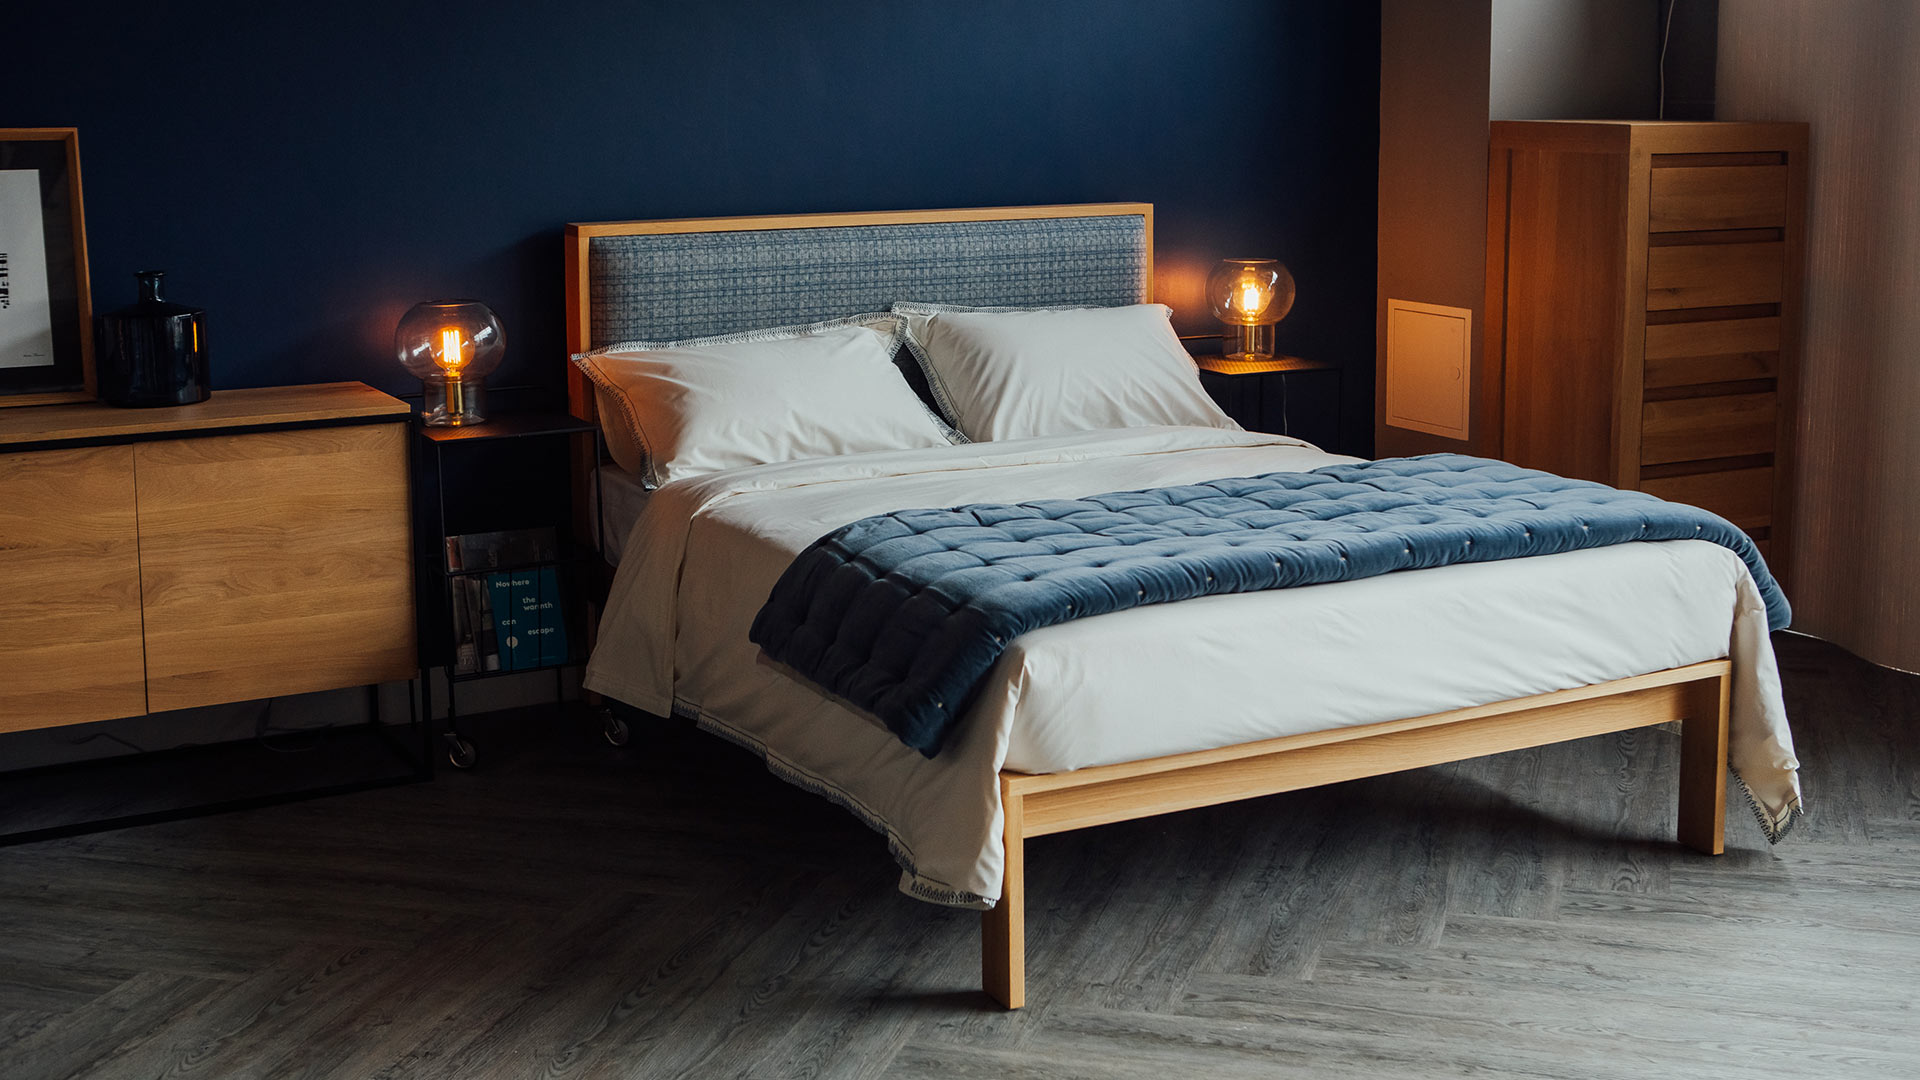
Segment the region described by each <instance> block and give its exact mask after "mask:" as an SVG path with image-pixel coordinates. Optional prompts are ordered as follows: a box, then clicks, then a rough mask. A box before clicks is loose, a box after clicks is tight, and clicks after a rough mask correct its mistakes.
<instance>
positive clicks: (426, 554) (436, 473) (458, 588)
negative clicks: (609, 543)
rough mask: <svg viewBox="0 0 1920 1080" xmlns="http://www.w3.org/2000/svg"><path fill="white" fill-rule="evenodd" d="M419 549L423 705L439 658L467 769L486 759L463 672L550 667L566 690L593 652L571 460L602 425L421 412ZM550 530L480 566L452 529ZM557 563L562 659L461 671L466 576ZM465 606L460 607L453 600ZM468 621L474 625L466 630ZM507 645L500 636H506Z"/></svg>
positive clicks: (459, 754)
mask: <svg viewBox="0 0 1920 1080" xmlns="http://www.w3.org/2000/svg"><path fill="white" fill-rule="evenodd" d="M413 430H414V435H415V440H416V446H417V448H418V450H419V452H418V453H416V454H414V456H413V462H414V484H413V490H414V498H415V510H414V522H415V527H414V560H415V563H414V564H415V581H416V593H417V604H416V612H417V622H418V628H419V648H420V668H421V678H420V697H421V715H422V716H424V717H426V718H427V719H428V721H429V722H431V720H432V717H433V669H434V668H440V669H441V671H442V674H443V676H444V677H445V679H446V683H447V726H446V730H445V732H444V733H443V734H442V736H441V738H442V739H443V740H444V741H445V744H446V751H447V760H448V761H449V762H450V763H451V764H452V765H453V766H454V767H455V768H459V769H469V768H472V767H473V765H474V763H475V762H476V760H477V759H478V753H477V751H476V750H475V748H474V745H473V741H472V740H471V739H470V738H468V737H467V736H466V735H464V734H462V733H461V731H460V728H459V711H458V708H457V701H458V698H457V695H456V693H455V688H456V687H457V686H458V685H459V684H461V683H465V682H473V681H476V680H480V679H488V678H494V677H497V676H501V675H510V674H523V673H526V672H531V671H545V670H551V671H552V672H553V673H554V690H555V695H556V698H557V697H559V696H561V695H562V694H564V691H565V686H564V683H563V681H562V675H561V673H562V672H563V671H564V670H565V669H566V668H568V667H573V666H578V665H579V664H580V663H582V662H584V659H585V655H586V648H585V645H586V632H587V626H586V621H587V620H586V606H587V605H586V599H587V589H586V582H587V581H588V580H589V579H590V578H591V576H592V573H593V570H594V568H595V564H596V563H597V561H598V558H599V555H598V553H597V552H595V551H594V550H593V549H592V548H590V547H587V546H585V545H582V544H579V543H577V542H576V541H575V540H574V539H573V537H572V533H573V528H574V524H573V523H574V520H575V516H574V512H573V509H574V508H573V485H572V482H571V481H570V479H569V463H570V461H571V460H572V456H573V444H574V440H576V439H592V440H594V451H595V453H596V455H597V454H598V452H599V443H598V440H599V428H598V426H597V425H595V424H593V423H591V422H589V421H584V420H580V419H578V418H576V417H573V416H569V415H567V414H565V413H554V412H537V413H511V414H507V415H504V416H498V417H494V418H492V419H489V420H488V421H487V422H485V423H483V424H475V425H473V426H470V427H427V426H425V425H424V424H421V423H420V422H419V420H418V418H416V419H415V421H414V425H413ZM547 530H551V534H550V535H551V537H552V545H551V547H550V548H543V550H541V551H539V552H538V553H536V554H528V553H526V552H518V553H513V552H509V553H507V554H506V555H504V556H502V557H500V558H498V559H496V560H494V561H491V562H485V563H482V564H480V565H466V564H465V563H461V564H459V565H454V563H453V560H452V559H451V557H450V555H449V552H448V547H449V544H448V539H449V538H457V537H471V536H477V535H481V534H494V533H512V532H520V533H526V532H543V531H547ZM544 570H552V571H554V576H555V579H556V581H557V582H558V594H557V602H558V603H559V604H560V607H561V614H562V618H563V620H564V621H563V623H562V625H563V626H564V630H565V634H566V644H567V647H566V649H565V650H564V654H563V655H562V656H560V657H559V658H558V659H554V658H551V657H542V658H541V659H540V660H538V661H536V662H532V663H520V664H516V665H514V666H511V667H508V666H506V665H505V664H502V665H501V666H500V667H497V668H491V669H488V668H478V669H476V670H470V671H458V670H456V669H457V666H458V660H459V652H460V646H461V641H460V640H458V639H457V629H458V627H459V626H460V619H461V618H462V617H464V608H457V607H456V605H460V604H464V603H465V602H466V601H465V597H466V596H468V595H471V587H470V586H468V585H467V584H465V582H463V579H470V580H472V581H476V582H481V585H480V587H481V588H483V589H484V588H486V587H488V586H487V584H486V583H485V581H484V579H485V578H486V577H488V576H490V575H500V574H508V575H518V574H521V573H526V574H539V573H540V572H541V571H544ZM457 610H458V611H459V612H460V614H458V615H457V614H456V611H457ZM471 632H472V631H471V630H470V631H469V633H471ZM503 647H504V646H503ZM605 734H606V737H607V739H608V741H610V742H614V743H615V744H616V745H618V744H619V743H621V742H624V741H625V738H624V735H625V732H624V730H622V731H620V732H615V731H614V730H613V729H612V728H611V727H609V728H608V730H607V732H606V733H605Z"/></svg>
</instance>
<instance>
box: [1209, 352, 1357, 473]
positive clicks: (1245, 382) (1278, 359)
mask: <svg viewBox="0 0 1920 1080" xmlns="http://www.w3.org/2000/svg"><path fill="white" fill-rule="evenodd" d="M1193 362H1194V363H1195V364H1197V365H1198V366H1199V368H1200V385H1202V386H1204V387H1205V388H1206V390H1207V393H1208V394H1209V395H1211V396H1212V398H1213V400H1214V401H1215V402H1216V403H1217V404H1218V405H1219V406H1220V408H1221V411H1223V412H1225V413H1226V414H1227V415H1228V416H1231V417H1233V418H1234V420H1235V421H1237V422H1238V423H1239V424H1240V426H1241V427H1243V428H1246V429H1247V430H1248V431H1266V432H1271V433H1273V434H1276V435H1293V436H1296V437H1298V438H1302V439H1305V440H1307V441H1308V442H1310V443H1313V444H1314V445H1316V446H1318V447H1320V448H1321V449H1323V450H1328V451H1332V452H1334V453H1338V452H1340V450H1341V448H1342V445H1343V443H1344V441H1345V440H1344V432H1343V431H1342V429H1341V424H1340V404H1341V398H1342V396H1343V394H1342V391H1343V390H1344V389H1345V385H1344V383H1345V375H1344V374H1343V372H1342V369H1341V367H1340V365H1338V364H1334V363H1329V362H1327V361H1324V360H1303V359H1301V358H1300V357H1298V356H1273V357H1268V358H1267V359H1264V360H1237V359H1234V358H1232V357H1228V356H1196V357H1194V358H1193ZM1328 373H1331V374H1332V378H1331V379H1328V378H1326V375H1327V374H1328ZM1308 374H1314V375H1316V376H1318V381H1319V382H1321V383H1331V384H1332V385H1331V390H1330V393H1328V392H1325V388H1316V389H1322V391H1323V392H1321V393H1311V394H1307V393H1295V392H1294V388H1292V387H1290V386H1289V385H1288V381H1289V380H1290V379H1294V378H1297V377H1299V376H1302V375H1308ZM1290 397H1291V398H1292V399H1293V400H1292V401H1291V403H1290V402H1289V398H1290Z"/></svg>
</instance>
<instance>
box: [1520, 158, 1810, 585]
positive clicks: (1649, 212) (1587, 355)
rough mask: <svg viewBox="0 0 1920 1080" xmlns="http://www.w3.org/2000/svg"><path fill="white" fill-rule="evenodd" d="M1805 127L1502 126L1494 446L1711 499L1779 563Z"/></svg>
mask: <svg viewBox="0 0 1920 1080" xmlns="http://www.w3.org/2000/svg"><path fill="white" fill-rule="evenodd" d="M1806 162H1807V129H1806V125H1804V124H1787V123H1780V124H1765V123H1707V122H1686V121H1677V122H1673V121H1670V122H1660V121H1558V120H1518V121H1501V122H1497V123H1495V124H1493V126H1492V152H1491V157H1490V161H1489V170H1488V196H1487V211H1488V213H1487V327H1488V332H1487V337H1486V345H1485V348H1486V359H1487V368H1486V370H1487V372H1488V373H1489V375H1490V376H1494V375H1496V373H1497V377H1498V378H1499V379H1500V380H1501V382H1502V384H1503V386H1502V389H1503V395H1504V396H1503V400H1502V407H1501V415H1502V421H1503V422H1502V432H1501V435H1502V456H1503V457H1505V458H1506V459H1507V460H1509V461H1512V462H1515V463H1516V464H1520V465H1526V466H1529V467H1532V468H1540V469H1547V470H1550V471H1552V472H1558V473H1562V474H1564V475H1568V476H1577V477H1581V478H1584V479H1589V480H1599V481H1602V482H1604V483H1609V484H1613V485H1615V486H1616V487H1622V488H1636V489H1640V490H1643V491H1648V492H1651V493H1652V494H1655V495H1659V496H1660V497H1662V498H1667V499H1673V500H1675V501H1678V502H1686V503H1692V504H1694V505H1696V506H1701V507H1704V508H1706V509H1708V510H1711V511H1713V512H1715V513H1717V514H1720V515H1721V516H1723V517H1725V518H1727V519H1728V520H1730V521H1732V522H1733V523H1734V524H1735V525H1738V526H1740V527H1741V528H1743V529H1745V530H1747V532H1748V533H1749V534H1750V535H1751V536H1753V538H1754V539H1755V540H1756V541H1758V542H1759V545H1760V548H1761V550H1762V552H1764V553H1766V555H1767V558H1768V561H1769V562H1770V563H1771V564H1774V565H1776V566H1778V565H1780V564H1783V563H1784V562H1785V561H1786V558H1785V556H1786V552H1785V551H1784V550H1783V536H1782V534H1783V533H1784V529H1783V527H1782V525H1783V523H1784V522H1785V521H1786V519H1787V515H1788V513H1789V510H1790V506H1789V494H1790V486H1789V481H1790V476H1789V473H1790V470H1791V468H1792V464H1793V446H1792V435H1793V425H1792V418H1793V401H1794V391H1795V371H1796V366H1797V365H1796V360H1797V349H1798V340H1799V317H1800V284H1801V260H1802V257H1803V256H1802V251H1803V232H1804V228H1805V207H1806Z"/></svg>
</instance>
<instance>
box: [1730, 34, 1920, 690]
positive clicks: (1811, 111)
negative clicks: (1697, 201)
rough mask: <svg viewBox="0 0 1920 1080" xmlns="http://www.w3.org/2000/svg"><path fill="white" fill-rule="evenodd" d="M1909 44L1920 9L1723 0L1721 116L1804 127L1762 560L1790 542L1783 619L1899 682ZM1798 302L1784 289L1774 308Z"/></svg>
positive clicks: (1913, 387)
mask: <svg viewBox="0 0 1920 1080" xmlns="http://www.w3.org/2000/svg"><path fill="white" fill-rule="evenodd" d="M1916 49H1920V5H1915V4H1910V3H1884V2H1881V0H1828V2H1826V3H1821V4H1781V3H1775V2H1773V0H1721V4H1720V56H1719V65H1718V68H1719V74H1718V83H1719V97H1720V104H1721V115H1722V116H1723V117H1724V118H1727V119H1748V118H1756V119H1757V118H1761V117H1787V118H1792V119H1797V120H1805V121H1807V122H1808V124H1809V127H1810V131H1811V140H1812V154H1811V157H1812V159H1813V162H1814V165H1813V169H1812V190H1811V200H1810V205H1809V208H1808V218H1807V220H1808V228H1807V232H1806V240H1807V243H1806V253H1805V256H1804V259H1805V264H1806V267H1807V275H1806V289H1805V292H1804V319H1803V320H1802V327H1803V329H1802V331H1801V334H1800V335H1798V336H1799V337H1800V338H1802V339H1803V340H1804V345H1805V347H1804V350H1803V352H1802V355H1803V356H1804V362H1803V363H1802V364H1800V365H1789V369H1790V370H1791V369H1792V368H1794V367H1796V366H1797V368H1798V379H1797V390H1796V389H1795V388H1794V387H1790V386H1788V385H1786V383H1785V381H1784V380H1783V386H1782V390H1783V396H1784V395H1787V394H1794V393H1797V397H1798V400H1799V407H1798V409H1797V411H1796V412H1794V413H1793V414H1792V417H1793V423H1792V424H1791V425H1790V427H1789V428H1788V429H1787V434H1788V435H1789V436H1790V437H1791V439H1792V440H1793V441H1794V443H1795V445H1796V449H1795V451H1794V454H1795V457H1796V466H1795V470H1794V473H1795V475H1794V476H1793V477H1792V478H1791V480H1790V482H1789V484H1788V493H1789V494H1790V496H1791V498H1792V499H1793V501H1794V510H1793V512H1792V513H1791V514H1790V515H1785V516H1781V515H1778V514H1776V520H1777V522H1780V523H1783V524H1784V526H1785V535H1782V524H1776V525H1775V531H1774V542H1775V549H1776V550H1779V542H1780V541H1781V540H1783V539H1784V540H1787V541H1789V544H1788V546H1787V548H1786V551H1785V561H1786V563H1787V564H1788V568H1789V569H1790V571H1791V574H1792V587H1791V590H1790V593H1789V595H1790V596H1791V597H1792V599H1793V606H1794V625H1795V627H1796V628H1797V629H1802V630H1805V631H1806V632H1808V633H1811V634H1816V635H1818V636H1820V637H1825V638H1829V639H1831V640H1833V641H1835V642H1838V643H1839V644H1841V645H1843V646H1845V647H1847V648H1849V649H1852V650H1853V651H1854V652H1856V653H1859V654H1860V655H1861V656H1864V657H1866V658H1867V659H1869V660H1874V661H1877V662H1879V663H1883V664H1890V665H1893V666H1896V667H1901V668H1906V669H1909V670H1920V561H1917V560H1915V559H1914V558H1913V555H1912V551H1911V539H1912V537H1913V536H1915V535H1916V534H1920V423H1916V421H1915V417H1920V366H1916V365H1915V363H1914V359H1913V353H1914V342H1916V341H1920V104H1916V103H1917V102H1920V97H1916V93H1915V91H1916V88H1920V83H1917V82H1916V75H1915V72H1916V65H1915V55H1916ZM1791 203H1792V199H1791V197H1790V205H1791ZM1795 261H1798V260H1797V259H1796V260H1795ZM1802 299H1803V296H1802V294H1801V293H1800V291H1799V290H1797V289H1796V290H1793V291H1792V292H1791V293H1790V295H1789V296H1788V297H1787V298H1786V303H1787V305H1798V304H1799V303H1800V302H1801V301H1802ZM1802 552H1804V553H1805V555H1806V557H1805V558H1800V557H1799V556H1798V553H1802ZM1836 552H1845V556H1844V557H1837V556H1835V555H1834V554H1833V553H1836Z"/></svg>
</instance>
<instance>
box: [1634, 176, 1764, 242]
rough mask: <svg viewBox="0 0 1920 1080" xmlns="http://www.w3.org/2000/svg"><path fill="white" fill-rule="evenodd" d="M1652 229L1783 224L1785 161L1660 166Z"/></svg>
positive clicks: (1650, 211) (1650, 208)
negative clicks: (1761, 163)
mask: <svg viewBox="0 0 1920 1080" xmlns="http://www.w3.org/2000/svg"><path fill="white" fill-rule="evenodd" d="M1652 176H1653V183H1652V188H1651V190H1650V191H1649V193H1648V198H1647V231H1649V232H1656V233H1658V232H1695V231H1702V230H1708V229H1777V228H1782V227H1784V226H1785V225H1786V223H1787V167H1786V166H1785V165H1738V166H1708V167H1705V168H1681V169H1654V170H1652Z"/></svg>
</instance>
